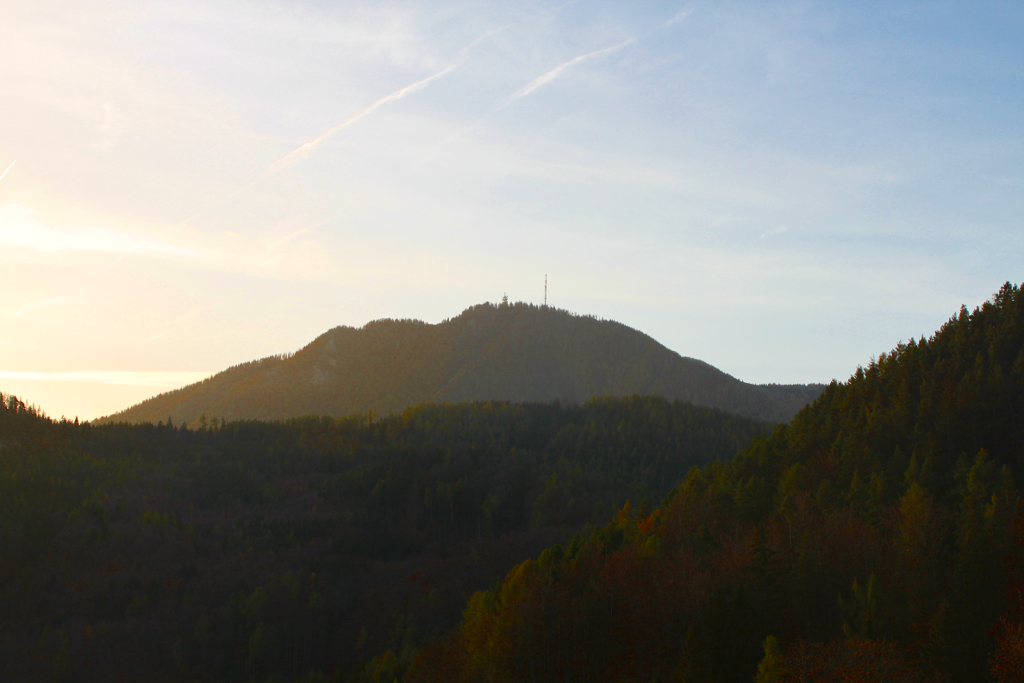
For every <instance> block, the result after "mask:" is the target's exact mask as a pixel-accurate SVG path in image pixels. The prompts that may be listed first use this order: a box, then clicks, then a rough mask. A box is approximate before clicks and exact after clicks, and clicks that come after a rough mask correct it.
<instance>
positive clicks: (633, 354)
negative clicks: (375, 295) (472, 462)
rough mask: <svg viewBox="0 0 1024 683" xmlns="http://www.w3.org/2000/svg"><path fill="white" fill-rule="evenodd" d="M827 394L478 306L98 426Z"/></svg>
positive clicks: (334, 336)
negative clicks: (464, 406) (648, 398)
mask: <svg viewBox="0 0 1024 683" xmlns="http://www.w3.org/2000/svg"><path fill="white" fill-rule="evenodd" d="M823 389H824V385H771V384H769V385H753V384H747V383H745V382H742V381H740V380H738V379H736V378H735V377H732V376H731V375H728V374H726V373H724V372H722V371H721V370H718V369H717V368H715V367H713V366H711V365H710V364H708V363H706V362H704V361H701V360H698V359H694V358H688V357H685V356H682V355H680V354H678V353H676V352H675V351H672V350H670V349H668V348H666V347H665V346H663V345H662V344H660V343H658V342H657V341H656V340H654V339H653V338H652V337H650V336H648V335H646V334H644V333H643V332H640V331H638V330H635V329H633V328H630V327H628V326H626V325H623V324H622V323H618V322H615V321H611V320H601V319H598V318H595V317H593V316H586V315H576V314H573V313H570V312H568V311H564V310H560V309H556V308H552V307H548V306H535V305H531V304H524V303H515V304H499V305H495V304H490V303H484V304H478V305H476V306H472V307H470V308H467V309H466V310H465V311H463V312H462V313H461V314H460V315H458V316H456V317H454V318H449V319H446V320H444V321H442V322H440V323H437V324H429V323H425V322H423V321H420V320H412V319H389V318H385V319H379V320H374V321H371V322H368V323H366V324H365V325H364V326H363V327H360V328H355V327H350V326H339V327H335V328H332V329H330V330H328V331H327V332H325V333H323V334H321V335H320V336H318V337H317V338H316V339H314V340H313V341H312V342H310V343H309V344H307V345H306V346H305V347H303V348H302V349H300V350H299V351H297V352H295V353H294V354H282V355H279V356H268V357H266V358H263V359H259V360H254V361H250V362H248V363H242V364H239V365H235V366H232V367H230V368H228V369H227V370H224V371H222V372H220V373H217V374H216V375H214V376H212V377H210V378H207V379H205V380H203V381H202V382H198V383H196V384H192V385H189V386H186V387H182V388H180V389H177V390H174V391H171V392H166V393H164V394H160V395H158V396H155V397H153V398H151V399H148V400H146V401H143V402H142V403H139V404H136V405H135V406H132V407H130V408H128V409H126V410H124V411H121V412H118V413H115V414H113V415H109V416H106V417H102V418H100V419H98V420H96V421H95V422H97V423H105V422H119V421H125V422H154V423H155V422H157V421H162V420H167V419H170V420H172V421H174V422H176V423H179V424H180V423H181V422H188V423H194V422H196V421H197V420H200V419H201V418H203V417H204V416H205V417H206V418H207V419H227V420H236V419H264V420H266V419H270V420H273V419H285V418H289V417H298V416H302V415H310V414H317V415H321V414H322V415H333V416H342V415H350V414H357V413H368V412H373V413H375V414H396V413H401V412H402V411H403V410H405V409H406V408H407V407H409V406H412V405H419V404H422V403H428V402H435V403H460V402H466V401H480V400H503V401H511V402H526V401H534V402H536V401H552V400H559V401H562V402H568V403H580V402H583V401H586V400H588V399H590V398H592V397H594V396H606V395H616V396H627V395H632V394H655V395H661V396H665V397H666V398H669V399H681V400H686V401H690V402H691V403H694V404H695V405H704V406H709V407H714V408H720V409H722V410H725V411H727V412H731V413H735V414H738V415H743V416H745V417H750V418H754V419H759V420H764V421H768V422H781V421H785V420H788V419H789V418H791V417H792V416H793V415H794V414H795V413H796V412H797V410H799V409H800V408H801V407H803V406H804V405H806V404H807V403H808V402H810V401H811V400H813V399H814V398H815V397H816V396H817V395H819V394H820V393H821V391H822V390H823Z"/></svg>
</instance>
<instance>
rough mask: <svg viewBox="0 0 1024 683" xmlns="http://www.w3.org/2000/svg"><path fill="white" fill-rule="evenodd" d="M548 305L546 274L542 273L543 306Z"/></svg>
mask: <svg viewBox="0 0 1024 683" xmlns="http://www.w3.org/2000/svg"><path fill="white" fill-rule="evenodd" d="M547 305H548V274H547V273H544V306H547Z"/></svg>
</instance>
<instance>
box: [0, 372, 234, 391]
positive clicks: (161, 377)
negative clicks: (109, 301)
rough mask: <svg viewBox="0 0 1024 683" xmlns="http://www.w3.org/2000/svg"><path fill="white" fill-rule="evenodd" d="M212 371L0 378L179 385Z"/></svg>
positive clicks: (28, 374) (3, 376)
mask: <svg viewBox="0 0 1024 683" xmlns="http://www.w3.org/2000/svg"><path fill="white" fill-rule="evenodd" d="M213 374H214V373H212V372H160V371H152V372H108V371H104V370H82V371H77V372H13V371H7V370H0V379H11V380H15V379H20V380H34V381H37V382H86V383H91V384H120V385H124V386H136V387H180V386H185V385H186V384H193V383H195V382H201V381H203V380H204V379H206V378H207V377H209V376H211V375H213Z"/></svg>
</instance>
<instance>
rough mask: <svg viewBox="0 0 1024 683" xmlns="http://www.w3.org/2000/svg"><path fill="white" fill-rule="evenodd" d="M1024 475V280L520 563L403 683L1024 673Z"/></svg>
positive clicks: (960, 677)
mask: <svg viewBox="0 0 1024 683" xmlns="http://www.w3.org/2000/svg"><path fill="white" fill-rule="evenodd" d="M1022 474H1024V290H1022V289H1021V288H1019V287H1016V286H1011V285H1009V284H1006V285H1005V286H1004V287H1003V288H1002V289H1001V290H1000V291H999V292H998V293H997V294H996V295H995V297H993V299H992V300H991V301H989V302H986V303H985V304H984V305H983V306H981V307H980V308H977V309H975V310H974V311H973V312H968V311H967V310H966V309H964V308H962V309H961V311H960V313H959V315H957V316H954V317H953V318H951V319H950V320H949V322H947V323H946V324H945V325H943V327H942V328H941V329H940V330H939V331H938V332H936V333H935V334H934V335H933V336H932V337H930V338H928V339H925V338H921V339H920V340H912V341H910V342H909V343H907V344H901V345H900V346H898V347H897V348H896V349H894V350H893V351H892V352H890V353H883V354H882V355H881V356H879V357H878V358H877V359H873V360H871V362H870V363H869V364H868V366H867V367H864V368H858V369H857V371H856V373H855V374H854V375H853V376H852V377H851V378H850V379H849V380H848V381H847V382H845V383H842V384H840V383H836V382H833V383H832V384H831V385H830V386H829V387H828V388H827V389H826V390H825V391H824V393H823V394H822V395H821V397H819V398H818V399H817V400H816V401H815V402H814V403H813V404H812V405H810V406H808V407H807V408H805V409H804V410H802V411H801V412H800V413H799V414H798V415H797V416H796V418H794V419H793V421H792V422H790V423H789V424H788V425H779V426H777V427H775V429H774V430H773V431H772V432H771V433H770V434H768V435H765V436H763V437H759V438H757V439H755V440H754V442H753V444H751V445H750V446H748V447H747V448H746V449H745V450H743V451H742V452H740V453H739V454H738V455H737V456H736V457H735V458H733V459H732V460H731V461H729V462H723V463H711V464H709V465H706V466H703V467H702V468H699V469H698V468H694V470H692V471H691V472H690V473H689V474H688V475H687V477H686V478H685V480H683V481H682V482H681V483H680V484H679V486H678V487H677V488H676V489H675V491H674V492H673V494H672V495H671V496H669V498H668V500H667V501H666V502H665V504H664V505H663V506H662V507H661V508H660V509H657V510H655V511H654V512H653V513H647V512H643V513H639V514H638V513H637V512H636V510H631V509H630V507H629V506H626V507H624V508H623V509H622V510H621V511H620V512H619V514H618V516H617V518H616V519H614V520H612V521H611V522H610V523H609V524H608V525H607V526H605V527H604V528H602V529H598V530H596V531H594V532H593V533H591V534H589V535H586V536H578V537H576V538H575V539H574V540H573V541H572V542H571V543H570V544H569V545H568V546H567V547H565V548H563V547H560V546H555V547H552V548H550V549H548V550H546V551H544V553H542V554H541V555H540V556H539V559H538V560H537V561H528V562H526V563H524V564H522V565H520V566H518V567H517V568H515V569H514V570H512V571H511V572H510V573H509V574H508V575H507V576H506V577H505V579H504V581H503V582H502V583H501V584H499V586H498V587H497V588H495V589H493V590H490V591H485V592H481V593H478V594H476V595H474V596H473V597H472V598H471V599H470V600H469V604H468V607H467V609H466V611H465V614H464V619H463V622H462V624H461V626H460V627H459V629H458V630H456V631H453V632H452V633H451V634H450V635H449V636H448V638H447V639H445V640H442V641H438V642H437V643H435V644H434V645H432V646H431V647H428V648H426V649H425V650H423V651H422V652H421V653H420V655H419V656H418V657H417V658H416V659H415V660H414V663H413V664H412V666H411V668H410V669H409V670H408V672H406V674H405V676H404V678H403V679H402V680H405V681H408V682H412V681H445V682H446V683H451V682H453V681H467V682H468V681H483V680H507V681H537V682H542V681H561V680H585V681H595V682H600V681H608V682H609V683H610V682H612V681H627V680H628V681H670V680H679V681H691V682H694V681H708V682H710V681H750V680H755V676H756V680H757V681H758V682H766V681H776V682H778V683H786V682H790V681H793V682H795V681H824V682H832V681H836V682H837V683H838V682H839V681H847V682H848V681H864V682H867V681H883V680H893V681H895V680H899V681H954V682H955V681H986V680H991V681H998V682H1000V683H1004V682H1009V681H1014V682H1019V681H1021V680H1022V678H1021V673H1022V672H1024V514H1022V507H1021V503H1020V498H1019V496H1018V491H1019V486H1020V484H1021V478H1022ZM405 666H409V660H405V661H403V660H402V658H401V657H397V656H392V657H390V658H388V657H383V658H381V659H379V660H377V661H376V662H375V663H374V664H373V667H372V668H373V671H368V675H371V674H372V675H380V676H386V677H387V678H388V680H391V678H392V677H393V676H396V677H397V676H402V674H403V668H404V667H405ZM381 680H383V678H381Z"/></svg>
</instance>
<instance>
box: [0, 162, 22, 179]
mask: <svg viewBox="0 0 1024 683" xmlns="http://www.w3.org/2000/svg"><path fill="white" fill-rule="evenodd" d="M17 161H18V160H17V159H15V160H14V161H12V162H11V165H10V166H8V167H7V170H5V171H4V172H3V173H0V180H3V179H4V176H5V175H7V171H10V170H11V167H12V166H14V164H15V163H17Z"/></svg>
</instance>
